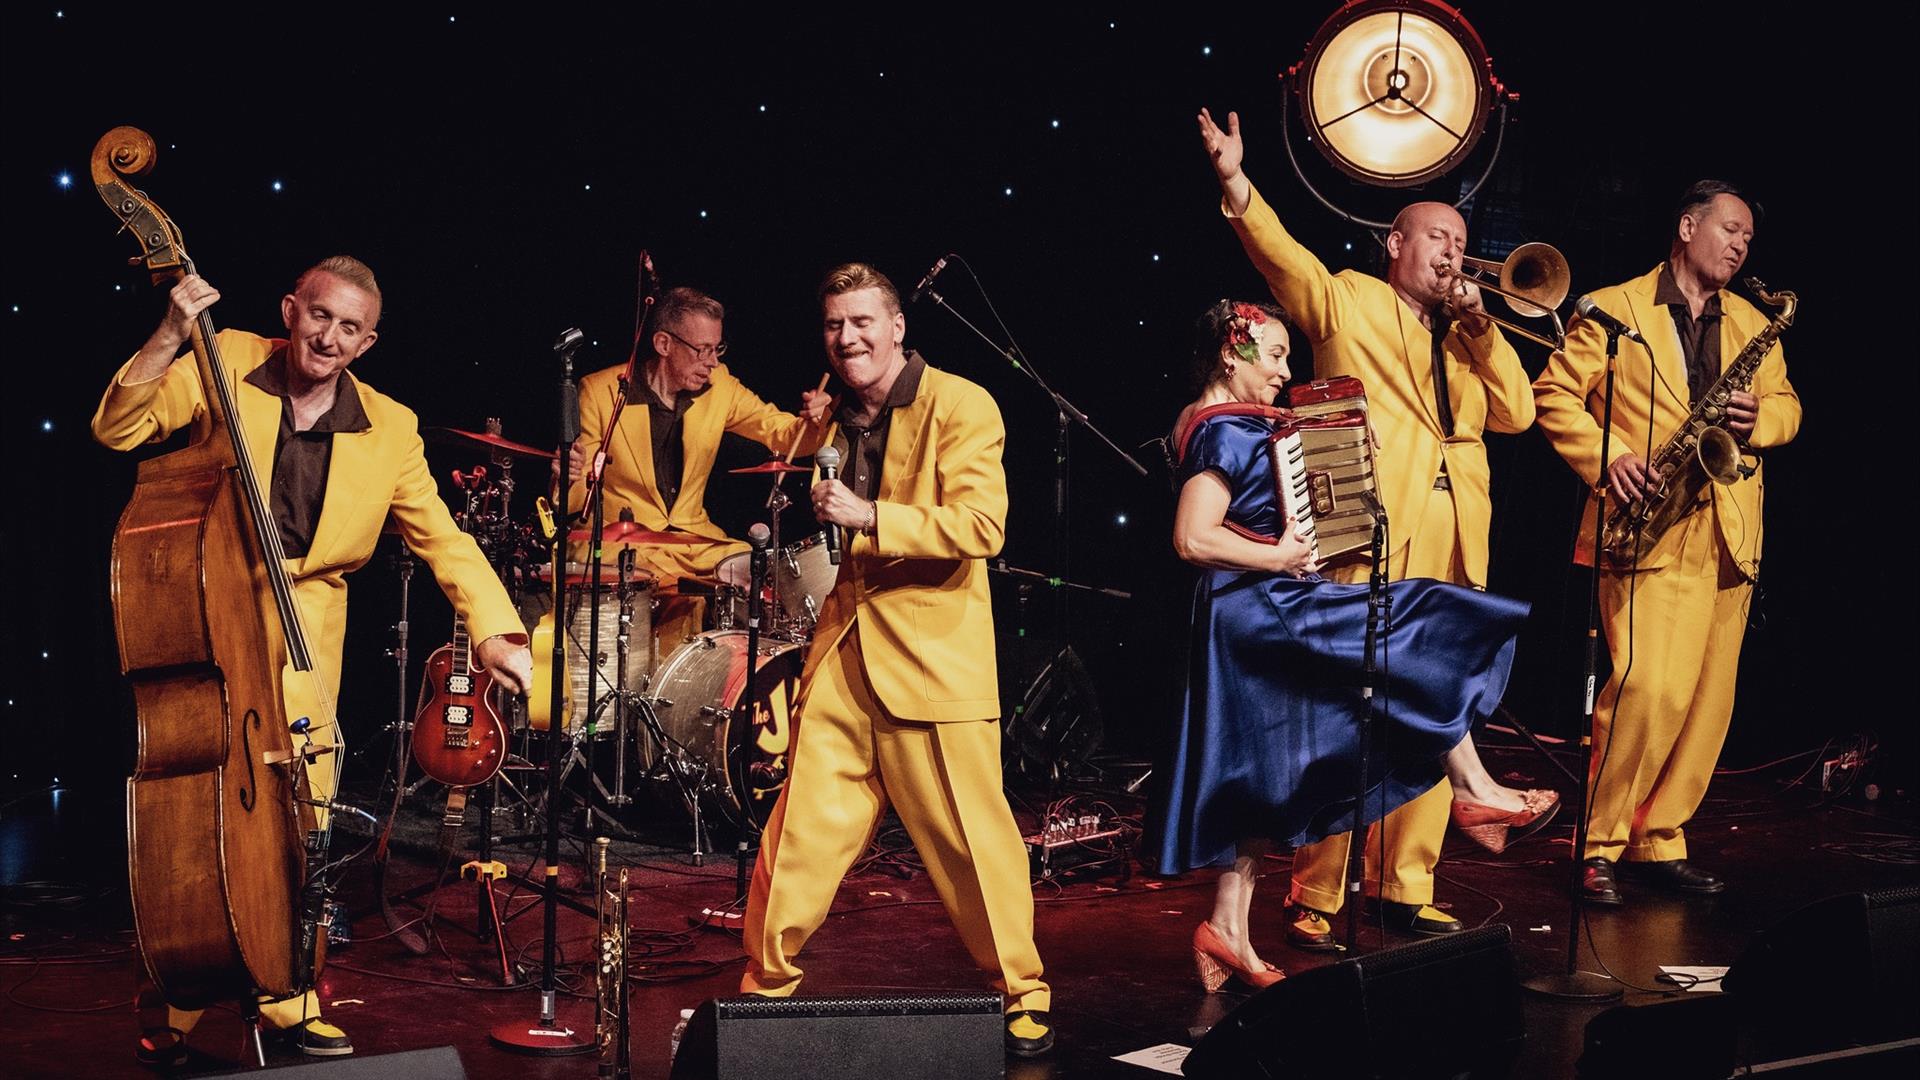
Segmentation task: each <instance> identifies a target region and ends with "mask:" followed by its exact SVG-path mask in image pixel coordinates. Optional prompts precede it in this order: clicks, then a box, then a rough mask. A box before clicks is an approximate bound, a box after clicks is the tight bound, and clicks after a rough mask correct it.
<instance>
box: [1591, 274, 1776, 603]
mask: <svg viewBox="0 0 1920 1080" xmlns="http://www.w3.org/2000/svg"><path fill="white" fill-rule="evenodd" d="M1746 285H1747V288H1749V289H1752V290H1753V292H1754V295H1756V296H1758V297H1759V298H1760V299H1761V301H1762V302H1764V303H1766V304H1767V305H1768V306H1769V307H1777V308H1779V309H1780V314H1778V315H1776V316H1774V318H1773V321H1772V322H1770V323H1768V324H1767V325H1766V327H1765V328H1763V329H1762V330H1761V331H1760V332H1759V333H1758V334H1755V335H1754V336H1753V340H1751V341H1749V342H1747V345H1746V348H1744V349H1741V350H1740V355H1739V356H1736V357H1734V358H1733V363H1731V364H1728V365H1727V366H1726V368H1725V370H1723V371H1721V373H1720V378H1719V379H1718V380H1716V381H1715V382H1714V384H1713V386H1712V387H1711V388H1709V389H1708V390H1707V392H1706V393H1705V394H1704V395H1702V396H1701V398H1700V400H1699V401H1697V402H1695V403H1694V406H1693V411H1692V412H1691V413H1689V414H1688V415H1687V419H1686V422H1685V423H1683V424H1681V425H1680V427H1679V430H1677V431H1675V432H1674V433H1673V435H1672V437H1670V438H1668V439H1667V441H1666V442H1665V443H1663V444H1661V446H1660V450H1659V452H1657V453H1655V454H1654V455H1653V460H1651V461H1649V462H1648V463H1647V468H1648V470H1649V471H1650V472H1651V473H1652V475H1653V478H1654V482H1653V486H1652V488H1651V489H1650V490H1649V491H1648V492H1647V493H1646V494H1645V495H1643V496H1641V497H1640V498H1638V499H1634V500H1631V501H1625V502H1622V503H1620V504H1617V505H1616V506H1615V507H1614V509H1613V510H1612V511H1610V512H1609V513H1608V515H1607V521H1606V525H1605V526H1604V527H1603V528H1602V530H1601V533H1600V550H1601V551H1603V552H1604V553H1605V554H1606V557H1607V560H1608V561H1609V562H1611V563H1613V564H1614V565H1615V566H1619V567H1630V566H1633V565H1634V564H1635V563H1636V562H1638V561H1639V557H1640V555H1641V553H1643V552H1645V551H1646V550H1647V549H1648V548H1651V547H1652V546H1653V545H1654V544H1655V543H1657V542H1658V541H1659V540H1660V538H1661V537H1662V536H1665V535H1666V533H1667V530H1668V529H1670V528H1672V527H1673V525H1674V523H1675V522H1677V521H1679V520H1680V519H1681V518H1683V517H1685V516H1686V515H1687V512H1688V511H1689V510H1692V509H1693V508H1694V506H1695V505H1696V504H1697V503H1698V502H1699V500H1700V493H1701V492H1702V491H1704V490H1706V486H1707V484H1708V483H1710V482H1711V483H1715V484H1731V483H1734V482H1736V481H1738V480H1740V479H1742V478H1744V477H1746V476H1749V475H1752V472H1753V470H1752V468H1750V467H1749V466H1746V465H1743V464H1742V463H1741V460H1740V443H1739V441H1738V440H1736V439H1735V438H1734V437H1733V435H1732V434H1731V433H1730V432H1728V431H1727V429H1726V428H1724V427H1722V426H1720V425H1721V424H1723V423H1725V422H1726V418H1727V403H1728V401H1730V400H1731V399H1732V397H1733V395H1734V392H1735V391H1738V390H1746V389H1748V388H1749V387H1751V386H1752V385H1753V375H1754V372H1756V371H1758V370H1759V369H1760V362H1761V361H1762V360H1765V359H1766V357H1767V354H1768V353H1770V352H1772V351H1773V346H1774V342H1776V341H1778V340H1779V339H1780V334H1781V332H1782V331H1784V330H1786V328H1787V327H1789V326H1791V325H1792V324H1793V313H1794V309H1795V308H1796V307H1798V306H1799V303H1800V298H1799V297H1797V296H1795V295H1794V294H1793V293H1790V292H1786V291H1784V290H1783V291H1781V292H1768V291H1767V287H1766V285H1765V284H1764V283H1763V282H1761V281H1760V279H1758V278H1747V279H1746Z"/></svg>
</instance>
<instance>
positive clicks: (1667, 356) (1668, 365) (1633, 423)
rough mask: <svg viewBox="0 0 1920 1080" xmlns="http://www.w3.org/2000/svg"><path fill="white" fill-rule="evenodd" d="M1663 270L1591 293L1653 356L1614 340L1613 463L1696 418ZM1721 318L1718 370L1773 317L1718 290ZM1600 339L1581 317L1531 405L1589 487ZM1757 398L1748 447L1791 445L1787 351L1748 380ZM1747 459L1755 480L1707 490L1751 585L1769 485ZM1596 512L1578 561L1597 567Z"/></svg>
mask: <svg viewBox="0 0 1920 1080" xmlns="http://www.w3.org/2000/svg"><path fill="white" fill-rule="evenodd" d="M1660 271H1661V267H1659V266H1656V267H1654V268H1653V269H1652V270H1651V271H1649V272H1648V273H1646V274H1643V275H1641V276H1640V277H1637V278H1634V279H1633V280H1632V281H1629V282H1627V283H1625V284H1624V285H1614V286H1611V287H1608V288H1605V289H1596V290H1594V291H1593V293H1592V294H1591V295H1592V297H1593V300H1594V303H1596V304H1598V305H1599V307H1600V309H1601V310H1602V311H1605V312H1606V313H1608V314H1609V315H1612V316H1614V317H1615V318H1618V319H1619V320H1620V321H1622V322H1624V323H1626V324H1627V325H1628V326H1631V327H1633V328H1634V329H1635V330H1637V331H1639V333H1640V336H1641V337H1643V338H1645V339H1646V340H1647V344H1648V345H1649V346H1650V347H1651V348H1652V350H1653V363H1652V364H1651V366H1649V364H1648V363H1647V355H1646V351H1645V350H1643V349H1641V348H1640V346H1638V345H1636V344H1634V343H1633V342H1631V341H1622V342H1621V343H1620V357H1619V360H1618V362H1617V363H1616V364H1615V365H1614V391H1613V439H1612V441H1611V443H1610V444H1609V445H1608V460H1609V463H1611V461H1613V460H1615V459H1618V458H1619V457H1620V456H1621V455H1623V454H1630V453H1631V454H1639V455H1641V456H1642V457H1646V456H1648V445H1649V440H1651V445H1652V448H1653V450H1655V451H1658V450H1659V449H1660V447H1661V445H1662V444H1664V443H1665V442H1666V441H1667V439H1668V438H1669V437H1671V436H1672V434H1673V433H1674V432H1675V431H1677V430H1679V427H1680V425H1681V424H1682V423H1683V422H1685V420H1686V418H1687V415H1688V414H1689V413H1690V412H1692V406H1691V405H1690V404H1689V402H1688V395H1687V360H1686V353H1685V352H1684V351H1682V350H1681V348H1680V333H1679V331H1677V330H1675V329H1674V326H1673V316H1672V314H1671V313H1670V312H1669V311H1668V310H1667V309H1666V308H1665V307H1663V306H1661V305H1659V304H1656V303H1654V302H1653V297H1654V290H1655V288H1656V287H1657V286H1658V285H1659V281H1660ZM1720 311H1721V318H1720V362H1721V364H1722V366H1723V367H1724V365H1726V364H1728V363H1731V362H1732V361H1733V358H1734V357H1735V356H1738V355H1739V354H1740V350H1741V349H1742V348H1744V347H1745V346H1746V344H1747V342H1748V341H1749V340H1750V339H1751V338H1752V337H1753V336H1754V335H1755V334H1758V333H1759V332H1760V331H1761V330H1762V329H1763V328H1765V327H1766V325H1767V323H1768V321H1769V320H1770V318H1771V316H1769V315H1767V314H1766V313H1764V312H1762V311H1761V310H1760V309H1759V308H1756V307H1754V306H1753V305H1752V304H1750V303H1748V302H1747V301H1745V300H1743V299H1741V298H1740V297H1738V296H1736V295H1734V294H1733V293H1730V292H1728V291H1726V290H1725V289H1722V290H1720ZM1606 340H1607V335H1606V331H1604V330H1602V329H1601V328H1600V325H1599V324H1598V323H1596V322H1593V321H1592V320H1587V319H1583V320H1580V321H1578V322H1576V323H1575V324H1574V325H1573V327H1572V329H1570V330H1569V331H1568V332H1567V344H1566V348H1564V349H1562V350H1560V351H1558V352H1556V353H1554V354H1553V357H1552V358H1551V359H1550V360H1548V361H1547V366H1546V369H1545V370H1543V371H1541V372H1540V377H1539V378H1538V379H1536V380H1535V381H1534V384H1533V393H1534V399H1535V401H1536V402H1537V403H1538V404H1539V409H1540V430H1541V431H1543V432H1545V433H1546V436H1547V441H1548V442H1551V443H1552V444H1553V448H1554V449H1555V450H1558V451H1559V452H1560V456H1561V457H1563V458H1565V459H1566V462H1567V464H1568V465H1571V466H1572V467H1573V471H1574V472H1576V473H1579V474H1580V479H1582V480H1584V481H1586V482H1587V483H1588V484H1589V485H1598V484H1599V483H1600V478H1601V475H1602V474H1603V473H1604V472H1605V471H1606V470H1605V469H1604V468H1603V466H1602V463H1601V461H1600V417H1601V413H1602V409H1603V406H1604V404H1605V403H1604V401H1603V400H1602V395H1603V394H1604V393H1605V392H1606V375H1607V356H1606V348H1607V346H1606ZM1656 373H1657V376H1658V377H1657V378H1656V377H1655V376H1656ZM1753 395H1754V396H1755V397H1756V398H1758V399H1759V400H1760V416H1759V419H1758V420H1757V421H1756V422H1755V423H1754V426H1753V435H1752V437H1751V438H1749V439H1748V440H1747V445H1748V446H1750V447H1751V448H1753V449H1755V450H1765V449H1768V448H1771V447H1775V446H1780V445H1782V444H1784V443H1787V442H1789V441H1791V440H1792V439H1793V437H1794V435H1795V434H1797V433H1798V432H1799V430H1800V395H1798V394H1796V393H1794V390H1793V384H1792V383H1790V382H1788V381H1787V358H1786V352H1785V351H1784V350H1783V349H1782V348H1781V346H1780V344H1779V343H1778V342H1776V343H1775V344H1774V347H1773V350H1772V351H1771V352H1770V353H1768V354H1767V358H1766V359H1765V360H1762V361H1761V362H1760V368H1759V370H1758V371H1756V372H1755V373H1754V376H1753ZM1649 402H1651V404H1652V409H1651V410H1649V409H1648V404H1649ZM1748 460H1749V463H1752V464H1755V466H1756V467H1755V470H1754V474H1753V475H1752V476H1751V477H1748V478H1747V479H1744V480H1741V481H1739V482H1738V483H1734V484H1728V485H1721V484H1710V485H1708V486H1709V487H1710V489H1711V490H1712V492H1713V507H1714V513H1715V515H1716V516H1717V517H1718V518H1719V522H1720V538H1721V540H1722V541H1723V542H1724V543H1725V544H1726V548H1727V551H1728V552H1729V553H1730V554H1731V555H1732V556H1733V561H1734V564H1735V565H1736V566H1738V567H1739V568H1740V572H1741V573H1742V574H1743V575H1745V576H1746V577H1747V578H1748V579H1749V580H1752V579H1753V578H1754V577H1755V576H1757V575H1758V574H1759V572H1760V538H1761V532H1762V530H1761V521H1760V510H1761V504H1762V502H1763V501H1764V497H1765V494H1766V486H1767V485H1766V475H1765V472H1764V467H1763V466H1762V465H1761V464H1760V463H1759V462H1758V459H1756V458H1753V457H1751V456H1749V458H1748ZM1612 505H1614V504H1612V503H1609V506H1610V507H1611V506H1612ZM1594 508H1595V502H1594V500H1593V498H1592V497H1591V496H1589V497H1588V499H1587V507H1586V510H1585V512H1584V513H1583V514H1582V515H1581V523H1580V535H1579V538H1578V541H1577V548H1576V550H1575V555H1574V557H1575V560H1576V561H1577V562H1579V563H1580V564H1581V565H1583V566H1591V565H1592V564H1593V515H1594ZM1682 532H1683V530H1682V529H1680V528H1679V527H1677V526H1676V527H1675V528H1672V529H1669V530H1667V534H1666V535H1665V536H1663V537H1661V538H1660V540H1659V542H1658V543H1656V544H1654V545H1653V548H1652V549H1651V550H1649V551H1647V552H1645V553H1644V554H1643V555H1642V556H1641V559H1640V563H1639V565H1640V568H1641V569H1643V570H1653V569H1657V568H1659V567H1662V566H1665V565H1667V564H1668V563H1670V562H1672V561H1673V557H1674V555H1675V554H1676V553H1677V552H1678V551H1679V547H1680V535H1681V533H1682Z"/></svg>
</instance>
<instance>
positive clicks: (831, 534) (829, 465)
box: [813, 260, 944, 566]
mask: <svg viewBox="0 0 1920 1080" xmlns="http://www.w3.org/2000/svg"><path fill="white" fill-rule="evenodd" d="M942 261H944V260H942ZM927 276H928V279H929V280H931V279H932V276H933V275H931V274H929V275H927ZM813 463H814V464H815V465H818V466H819V467H820V479H822V480H838V479H840V451H838V450H836V449H834V448H833V447H831V446H823V447H821V448H820V449H819V450H818V451H817V452H815V453H814V455H813ZM827 561H828V562H830V563H832V564H833V565H835V566H839V565H840V526H838V525H834V524H831V523H827Z"/></svg>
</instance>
